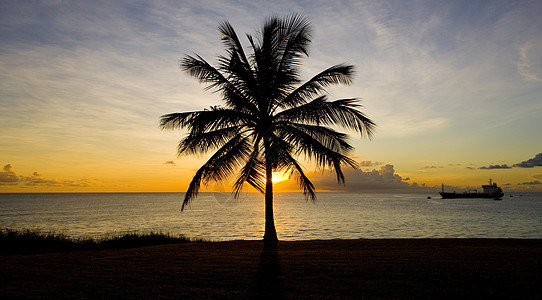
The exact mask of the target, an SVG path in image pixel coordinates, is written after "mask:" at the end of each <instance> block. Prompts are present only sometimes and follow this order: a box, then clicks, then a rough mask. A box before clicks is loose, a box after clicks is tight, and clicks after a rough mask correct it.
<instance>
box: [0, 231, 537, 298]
mask: <svg viewBox="0 0 542 300" xmlns="http://www.w3.org/2000/svg"><path fill="white" fill-rule="evenodd" d="M0 295H1V296H2V297H1V298H2V299H6V298H31V299H36V298H142V299H151V298H152V299H156V298H175V299H190V298H196V299H208V298H235V299H246V298H250V299H253V298H266V297H267V298H272V299H278V298H292V299H314V298H324V299H327V298H339V299H343V298H369V299H370V298H411V299H420V298H425V299H434V298H453V299H460V298H470V299H472V298H482V297H483V298H487V297H492V298H516V299H527V298H529V299H541V298H542V240H511V239H496V240H495V239H419V240H417V239H407V240H332V241H306V242H280V243H279V244H278V247H277V249H276V250H274V249H264V247H263V243H262V242H261V241H234V242H203V243H188V244H177V245H164V246H152V247H143V248H133V249H121V250H100V251H79V252H65V253H50V254H34V255H8V256H0ZM6 296H7V297H6Z"/></svg>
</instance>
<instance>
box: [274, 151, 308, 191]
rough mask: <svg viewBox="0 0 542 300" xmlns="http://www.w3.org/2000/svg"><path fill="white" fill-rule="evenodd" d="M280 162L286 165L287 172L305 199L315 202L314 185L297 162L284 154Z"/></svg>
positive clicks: (288, 154) (287, 154)
mask: <svg viewBox="0 0 542 300" xmlns="http://www.w3.org/2000/svg"><path fill="white" fill-rule="evenodd" d="M282 161H283V163H284V164H285V165H287V168H288V169H289V172H290V173H291V174H294V175H295V178H296V181H297V183H298V184H299V187H301V188H302V189H303V194H304V195H305V197H306V198H307V199H311V200H316V192H315V188H314V184H312V182H311V181H310V179H309V178H308V177H307V176H306V175H305V172H304V171H303V168H302V167H301V165H300V164H299V163H298V162H297V160H296V159H295V158H293V157H292V156H291V155H290V153H287V152H285V153H284V156H283V160H282Z"/></svg>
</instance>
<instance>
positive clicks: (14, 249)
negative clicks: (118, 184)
mask: <svg viewBox="0 0 542 300" xmlns="http://www.w3.org/2000/svg"><path fill="white" fill-rule="evenodd" d="M197 241H200V240H194V239H190V238H187V237H185V236H184V235H174V234H171V233H164V232H153V231H151V232H147V233H127V234H123V235H118V236H110V237H104V238H99V239H94V238H90V237H85V238H71V237H70V236H69V235H67V234H65V233H62V232H57V231H42V230H40V229H39V228H35V229H13V228H0V245H2V247H0V255H12V254H39V253H51V252H66V251H84V250H105V249H124V248H135V247H144V246H154V245H166V244H180V243H189V242H197Z"/></svg>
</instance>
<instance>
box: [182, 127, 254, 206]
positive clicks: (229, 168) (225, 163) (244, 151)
mask: <svg viewBox="0 0 542 300" xmlns="http://www.w3.org/2000/svg"><path fill="white" fill-rule="evenodd" d="M249 149H250V147H249V143H248V142H247V138H246V137H243V136H242V135H237V136H235V137H234V138H232V139H230V140H229V141H228V142H227V143H226V144H225V145H224V146H222V147H221V148H220V149H219V150H217V151H216V153H215V154H214V155H213V156H211V158H209V160H207V162H206V163H205V164H204V165H203V166H202V167H201V168H199V169H198V171H197V172H196V175H195V176H194V177H193V178H192V181H191V182H190V184H189V186H188V190H187V191H186V194H185V197H184V201H183V204H182V207H181V210H184V208H185V206H186V205H188V204H189V203H190V201H191V200H192V199H193V198H195V197H196V196H197V195H198V193H199V189H200V186H201V183H202V182H203V184H208V183H209V182H211V181H213V182H219V181H222V180H224V179H226V178H228V177H229V176H231V175H232V174H233V172H234V171H235V170H236V169H237V168H238V167H239V166H240V165H241V164H242V162H243V161H245V160H246V159H247V157H248V156H249Z"/></svg>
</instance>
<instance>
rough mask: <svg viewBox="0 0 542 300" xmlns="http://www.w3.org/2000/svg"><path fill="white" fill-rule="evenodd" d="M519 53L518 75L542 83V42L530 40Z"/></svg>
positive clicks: (520, 48) (521, 47)
mask: <svg viewBox="0 0 542 300" xmlns="http://www.w3.org/2000/svg"><path fill="white" fill-rule="evenodd" d="M518 52H519V61H518V63H517V66H518V73H519V74H520V75H521V76H523V77H524V78H525V79H527V80H531V81H537V82H542V40H540V41H535V40H530V41H528V42H526V43H525V44H523V45H521V46H520V47H519V50H518Z"/></svg>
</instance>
